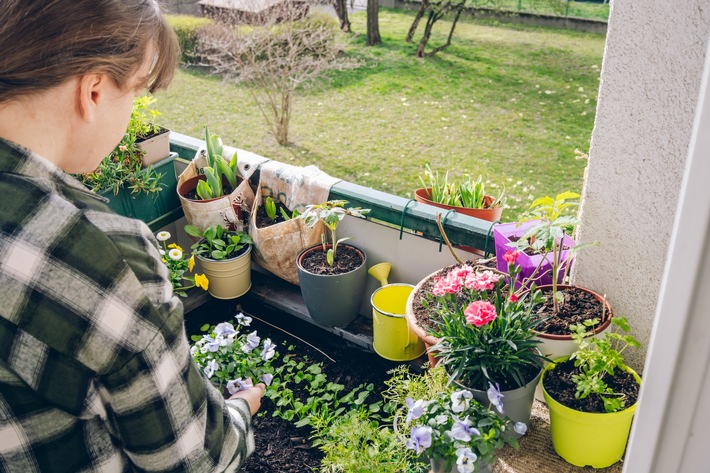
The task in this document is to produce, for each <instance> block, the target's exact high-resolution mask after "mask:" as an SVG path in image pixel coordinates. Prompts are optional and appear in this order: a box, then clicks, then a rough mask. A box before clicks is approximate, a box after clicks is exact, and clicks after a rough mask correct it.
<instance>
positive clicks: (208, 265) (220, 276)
mask: <svg viewBox="0 0 710 473" xmlns="http://www.w3.org/2000/svg"><path fill="white" fill-rule="evenodd" d="M197 260H198V261H199V262H200V266H201V267H202V270H203V271H204V272H205V275H206V276H207V279H208V280H209V286H208V291H209V293H210V294H211V295H212V297H214V298H216V299H236V298H237V297H240V296H243V295H244V294H246V293H247V291H249V289H250V288H251V245H249V246H248V247H246V249H244V251H243V252H242V253H241V254H239V255H238V256H236V257H234V258H230V259H225V260H214V259H211V258H205V257H204V256H200V255H198V256H197Z"/></svg>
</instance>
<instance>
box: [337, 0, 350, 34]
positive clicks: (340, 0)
mask: <svg viewBox="0 0 710 473" xmlns="http://www.w3.org/2000/svg"><path fill="white" fill-rule="evenodd" d="M333 6H334V7H335V13H336V14H337V15H338V20H340V30H341V31H343V32H344V33H350V32H351V31H352V30H351V28H350V18H348V0H334V1H333Z"/></svg>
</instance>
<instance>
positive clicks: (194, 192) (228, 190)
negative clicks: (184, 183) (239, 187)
mask: <svg viewBox="0 0 710 473" xmlns="http://www.w3.org/2000/svg"><path fill="white" fill-rule="evenodd" d="M224 182H227V181H224ZM222 190H223V192H222V193H223V195H229V194H231V193H232V192H234V189H232V187H231V186H222ZM183 197H185V198H186V199H188V200H202V198H201V197H200V196H199V195H197V188H195V189H193V190H191V191H189V192H186V193H185V195H184V196H183Z"/></svg>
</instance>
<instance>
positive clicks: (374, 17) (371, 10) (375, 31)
mask: <svg viewBox="0 0 710 473" xmlns="http://www.w3.org/2000/svg"><path fill="white" fill-rule="evenodd" d="M379 7H380V2H379V0H367V45H368V46H374V45H376V44H382V38H380V21H379Z"/></svg>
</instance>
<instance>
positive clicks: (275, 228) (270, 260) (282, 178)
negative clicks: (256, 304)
mask: <svg viewBox="0 0 710 473" xmlns="http://www.w3.org/2000/svg"><path fill="white" fill-rule="evenodd" d="M337 181H338V180H337V179H334V178H332V177H330V176H328V175H327V174H325V173H323V172H321V171H320V170H318V168H316V167H314V166H308V167H306V168H299V167H295V166H290V165H288V164H282V163H278V162H275V161H270V162H267V163H265V164H263V165H262V166H261V169H260V180H259V187H258V188H257V191H256V197H255V198H254V205H253V207H252V212H251V216H250V217H249V234H250V235H251V237H252V239H253V240H254V251H253V252H252V260H253V261H254V262H255V263H257V264H258V265H259V266H261V267H263V268H264V269H266V270H267V271H269V272H271V273H272V274H275V275H276V276H278V277H280V278H281V279H284V280H286V281H288V282H290V283H291V284H296V285H298V271H297V269H296V257H298V254H299V253H300V252H301V251H302V250H304V249H305V248H308V247H310V246H313V245H317V244H319V243H320V242H321V235H322V234H323V233H324V232H325V226H324V225H323V223H322V222H318V224H317V225H315V226H314V227H313V228H306V222H305V220H304V219H301V218H296V219H291V220H287V221H285V222H279V223H277V224H274V225H270V226H268V227H264V228H257V227H256V213H257V209H258V208H259V207H260V206H262V205H263V201H264V200H265V199H266V197H271V198H273V199H274V200H276V201H280V202H281V203H282V204H284V205H285V206H286V207H288V209H289V210H291V211H293V210H294V209H296V210H298V211H299V212H303V211H304V210H305V208H306V206H308V205H310V204H319V203H321V202H325V201H326V200H328V195H329V194H330V187H331V186H332V185H333V184H335V183H336V182H337Z"/></svg>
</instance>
